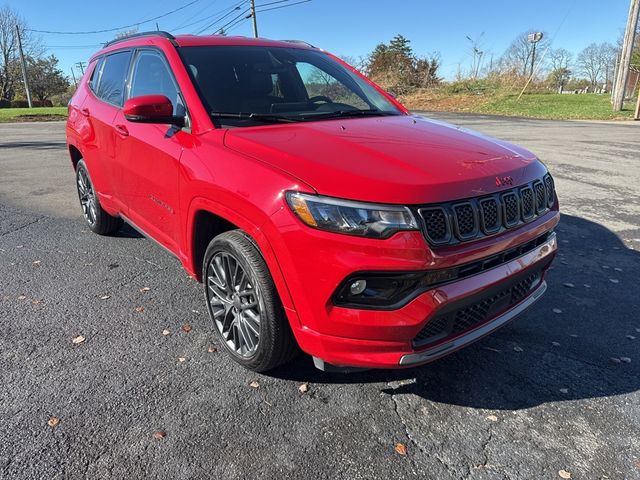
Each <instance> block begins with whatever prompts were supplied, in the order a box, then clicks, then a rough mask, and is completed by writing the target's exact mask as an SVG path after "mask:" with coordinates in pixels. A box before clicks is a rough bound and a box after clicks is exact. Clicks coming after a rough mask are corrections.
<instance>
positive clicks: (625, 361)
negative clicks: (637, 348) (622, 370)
mask: <svg viewBox="0 0 640 480" xmlns="http://www.w3.org/2000/svg"><path fill="white" fill-rule="evenodd" d="M620 361H621V362H624V363H631V359H630V358H629V357H620Z"/></svg>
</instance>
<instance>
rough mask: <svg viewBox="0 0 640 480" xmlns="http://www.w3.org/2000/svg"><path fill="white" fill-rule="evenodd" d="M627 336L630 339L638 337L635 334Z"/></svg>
mask: <svg viewBox="0 0 640 480" xmlns="http://www.w3.org/2000/svg"><path fill="white" fill-rule="evenodd" d="M627 338H628V339H629V340H635V339H636V337H634V336H633V335H627Z"/></svg>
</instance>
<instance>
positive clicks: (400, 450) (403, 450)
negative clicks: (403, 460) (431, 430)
mask: <svg viewBox="0 0 640 480" xmlns="http://www.w3.org/2000/svg"><path fill="white" fill-rule="evenodd" d="M394 450H395V451H396V453H397V454H398V455H402V456H403V457H404V456H405V455H406V454H407V446H406V445H405V444H404V443H400V442H398V443H396V445H395V447H394Z"/></svg>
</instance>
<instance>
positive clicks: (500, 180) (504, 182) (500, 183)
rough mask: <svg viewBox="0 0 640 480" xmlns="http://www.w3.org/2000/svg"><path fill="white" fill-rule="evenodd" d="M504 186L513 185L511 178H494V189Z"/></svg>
mask: <svg viewBox="0 0 640 480" xmlns="http://www.w3.org/2000/svg"><path fill="white" fill-rule="evenodd" d="M505 185H513V178H512V177H510V176H507V177H496V187H504V186H505Z"/></svg>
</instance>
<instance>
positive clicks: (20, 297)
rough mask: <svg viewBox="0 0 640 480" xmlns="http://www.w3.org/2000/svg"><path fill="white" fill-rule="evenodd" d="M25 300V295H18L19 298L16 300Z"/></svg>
mask: <svg viewBox="0 0 640 480" xmlns="http://www.w3.org/2000/svg"><path fill="white" fill-rule="evenodd" d="M25 298H27V296H26V295H20V296H19V297H18V300H24V299H25Z"/></svg>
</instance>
